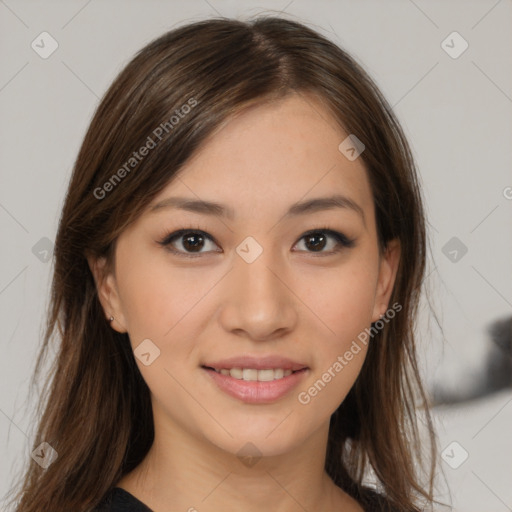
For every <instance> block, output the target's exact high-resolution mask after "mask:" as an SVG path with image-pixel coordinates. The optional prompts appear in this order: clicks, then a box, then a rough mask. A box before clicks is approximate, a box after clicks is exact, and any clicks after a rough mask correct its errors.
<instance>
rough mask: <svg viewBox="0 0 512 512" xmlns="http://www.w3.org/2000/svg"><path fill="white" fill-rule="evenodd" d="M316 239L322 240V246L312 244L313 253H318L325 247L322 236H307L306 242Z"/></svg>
mask: <svg viewBox="0 0 512 512" xmlns="http://www.w3.org/2000/svg"><path fill="white" fill-rule="evenodd" d="M316 238H322V239H323V242H324V243H323V244H322V243H320V245H319V244H318V243H313V250H314V251H319V250H321V249H323V248H324V247H325V236H323V235H321V234H320V235H318V234H314V235H309V237H308V241H311V240H314V239H316Z"/></svg>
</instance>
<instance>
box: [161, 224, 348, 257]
mask: <svg viewBox="0 0 512 512" xmlns="http://www.w3.org/2000/svg"><path fill="white" fill-rule="evenodd" d="M188 234H195V235H202V236H204V237H205V238H207V239H208V240H210V241H212V242H213V243H214V244H215V245H219V244H218V243H217V242H216V240H215V239H214V238H213V237H212V236H210V235H209V234H208V233H206V232H205V231H203V230H202V229H200V228H199V227H198V228H182V229H179V230H177V231H173V232H172V233H169V232H167V233H166V234H165V235H163V237H162V239H161V240H159V241H158V243H159V244H160V245H161V246H163V247H165V248H166V249H167V250H168V251H170V252H171V253H173V254H176V255H177V256H183V257H185V258H191V259H192V258H198V257H200V256H201V255H203V254H208V253H209V252H212V251H206V252H202V253H195V254H194V253H187V252H182V251H178V250H176V249H174V248H172V246H171V242H173V241H174V240H175V239H179V238H180V237H183V236H184V235H188ZM313 234H325V235H328V236H331V237H332V238H334V240H335V241H336V242H337V244H338V245H337V248H336V249H333V250H331V251H328V252H323V251H321V252H319V253H315V252H314V251H300V252H308V253H310V254H311V255H312V256H315V257H318V256H320V257H322V256H330V255H333V254H337V253H338V252H340V251H341V250H342V249H344V248H347V249H349V248H351V247H354V245H355V239H350V238H348V237H347V236H345V235H344V234H343V233H340V232H339V231H336V230H334V229H331V228H329V227H322V228H316V229H310V230H309V231H307V232H306V233H304V234H303V235H302V236H301V237H300V238H299V239H298V240H297V242H296V243H295V244H294V245H296V244H297V243H298V242H300V241H301V240H302V239H303V238H306V237H307V236H310V235H313ZM213 252H220V251H213Z"/></svg>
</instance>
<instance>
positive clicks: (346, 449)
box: [16, 16, 437, 512]
mask: <svg viewBox="0 0 512 512" xmlns="http://www.w3.org/2000/svg"><path fill="white" fill-rule="evenodd" d="M291 93H297V94H302V93H310V94H314V95H315V97H317V98H318V99H319V100H320V101H321V102H322V103H323V104H324V105H325V106H326V108H327V109H328V111H329V112H330V113H331V116H332V118H333V119H335V120H336V121H337V123H338V125H339V127H341V128H342V129H343V130H344V131H345V132H346V133H348V134H356V135H357V137H358V138H359V139H360V140H361V141H362V142H363V143H364V145H365V151H364V152H363V153H362V154H361V158H362V161H363V163H364V165H365V167H366V170H367V173H368V177H369V180H370V183H371V188H372V193H373V198H374V203H375V208H376V222H377V230H378V241H379V247H380V248H381V250H384V249H385V248H386V245H387V243H388V242H389V241H390V240H392V239H394V238H397V239H399V240H400V243H401V259H400V264H399V268H398V273H397V277H396V282H395V286H394V290H393V294H392V296H391V300H390V304H393V303H398V304H400V305H401V306H402V309H401V311H400V313H399V314H397V315H396V316H395V318H393V320H392V321H389V322H387V323H386V324H385V325H384V327H383V328H382V329H381V330H379V331H378V332H377V333H376V334H375V336H374V339H373V342H372V343H370V344H369V348H368V353H367V357H366V360H365V362H364V365H363V368H362V370H361V373H360V375H359V377H358V378H357V380H356V382H355V384H354V386H353V388H352V389H351V391H350V393H349V394H348V396H347V397H346V399H345V400H344V402H343V403H342V404H341V405H340V407H339V408H338V409H337V411H336V412H335V413H334V414H333V416H332V418H331V427H330V432H329V440H328V450H327V458H326V464H325V467H326V471H327V472H328V474H329V475H330V476H331V478H332V479H333V481H334V482H335V483H336V484H337V485H338V486H340V487H341V488H343V489H344V490H345V491H346V492H348V493H349V494H351V495H352V496H353V497H355V498H356V499H358V500H360V501H361V502H362V503H364V501H365V496H367V494H368V491H367V489H366V487H365V486H364V485H363V484H364V481H363V480H364V479H365V475H367V472H368V471H369V470H371V471H372V472H373V474H374V475H375V477H376V479H377V482H378V485H379V487H380V488H381V490H382V492H383V493H384V494H385V495H386V496H387V498H388V500H389V503H391V504H393V505H394V506H395V507H396V510H401V511H402V510H403V511H405V510H416V509H417V507H418V506H419V503H420V502H421V507H422V509H424V507H425V506H426V505H427V504H431V503H432V502H433V489H434V473H435V471H434V470H435V464H436V460H437V456H436V442H435V435H434V432H433V428H432V422H431V420H430V416H429V412H428V401H427V398H426V395H425V392H424V390H423V388H422V384H421V379H420V375H419V371H418V367H417V362H416V348H415V335H414V324H415V321H416V314H417V309H418V302H419V298H420V292H421V289H422V281H423V277H424V271H425V253H426V232H425V220H424V213H423V206H422V199H421V190H420V186H419V178H418V176H417V174H416V170H415V164H414V161H413V157H412V155H411V151H410V149H409V146H408V143H407V141H406V139H405V136H404V134H403V132H402V129H401V127H400V125H399V122H398V121H397V119H396V117H395V116H394V114H393V112H392V110H391V107H390V106H389V104H388V103H387V101H386V100H385V99H384V98H383V96H382V95H381V93H380V92H379V90H378V88H377V86H376V85H375V84H374V82H373V81H372V80H371V79H370V77H369V76H368V75H367V73H366V72H365V71H364V70H363V68H362V67H361V66H360V65H359V64H357V63H356V61H355V60H354V59H353V58H352V57H350V56H349V55H348V54H347V53H346V52H345V51H344V50H342V49H341V48H339V47H338V46H337V45H336V44H334V43H333V42H331V41H329V40H328V39H327V38H325V37H323V36H322V35H320V34H319V33H317V32H316V31H314V30H312V29H310V28H308V27H306V26H304V25H303V24H301V23H298V22H295V21H289V20H286V19H284V18H280V17H273V16H262V17H259V18H256V19H254V20H251V21H246V22H243V21H240V20H234V19H225V18H219V19H210V20H204V21H200V22H195V23H191V24H188V25H185V26H182V27H179V28H177V29H174V30H172V31H170V32H168V33H166V34H164V35H163V36H161V37H159V38H158V39H156V40H154V41H153V42H151V43H150V44H148V45H147V46H146V47H145V48H143V49H142V50H141V51H140V52H139V53H138V54H137V55H136V56H135V57H134V58H133V60H131V61H130V62H129V63H128V65H127V66H126V67H125V68H124V70H122V72H121V73H120V74H119V76H118V77H117V78H116V79H115V81H114V83H113V84H112V85H111V87H110V88H109V90H108V91H107V93H106V94H105V96H104V98H103V99H102V101H101V103H100V105H99V106H98V108H97V111H96V113H95V115H94V117H93V119H92V121H91V124H90V127H89V129H88V131H87V133H86V135H85V139H84V141H83V144H82V147H81V149H80V152H79V154H78V158H77V160H76V163H75V166H74V170H73V174H72V176H71V181H70V183H69V187H68V191H67V195H66V199H65V204H64V207H63V210H62V215H61V218H60V223H59V228H58V233H57V237H56V241H55V253H54V254H55V259H54V275H53V283H52V290H51V303H50V308H49V311H48V319H47V325H46V332H45V336H44V340H43V344H42V347H41V350H40V352H39V355H38V359H37V362H36V366H35V371H34V375H33V379H32V386H33V385H34V382H35V380H36V378H37V376H38V375H39V374H40V372H41V368H42V365H43V362H44V361H45V360H46V358H47V357H48V350H49V348H50V347H51V346H52V342H56V343H57V345H56V359H55V361H54V364H53V366H52V370H51V372H50V375H48V378H47V380H46V381H45V387H44V390H43V391H44V392H43V393H42V397H41V398H42V399H41V401H40V404H41V406H40V408H39V409H38V410H37V411H36V414H37V417H38V418H39V420H38V423H37V424H38V430H37V435H36V436H35V442H34V444H33V448H36V447H37V446H38V445H40V443H42V442H47V443H49V445H50V446H51V447H52V448H53V449H54V450H55V451H56V453H57V455H58V456H57V459H56V460H55V461H54V462H53V463H52V464H50V466H49V467H47V468H46V469H42V468H41V467H40V466H39V465H38V464H37V463H36V462H34V461H33V460H32V459H29V461H28V462H29V465H28V468H27V469H26V473H25V474H24V478H23V480H22V481H21V486H20V490H19V492H18V494H17V495H16V500H17V508H16V510H17V511H18V512H40V511H41V510H51V511H52V512H61V511H62V512H68V511H70V510H73V511H76V512H81V511H87V510H91V509H92V508H93V507H94V506H95V505H96V504H98V503H99V502H100V500H101V499H102V498H103V497H104V496H105V494H106V493H107V492H108V491H109V490H110V489H111V488H112V487H113V486H114V485H115V484H116V482H118V481H119V480H120V478H121V477H122V476H123V475H125V474H127V473H128V472H130V471H131V470H132V469H134V468H135V467H136V466H137V465H138V464H139V463H140V462H141V461H142V460H143V458H144V457H145V455H146V453H147V452H148V450H149V448H150V446H151V444H152V442H153V437H154V430H153V418H152V408H151V401H150V394H149V389H148V387H147V385H146V383H145V381H144V380H143V379H142V376H141V374H140V372H139V370H138V368H137V365H136V363H135V360H134V355H133V352H132V350H131V346H130V341H129V338H128V335H127V334H126V333H124V334H121V333H118V332H116V331H114V330H113V329H111V328H110V326H109V323H108V321H107V320H106V319H105V312H104V311H103V309H102V307H101V305H100V302H99V300H98V296H97V289H96V285H95V282H94V279H93V275H92V273H91V271H90V268H89V265H88V261H87V259H86V256H87V255H92V256H94V257H100V256H106V257H107V259H108V262H109V264H113V260H112V256H113V250H114V246H115V242H116V238H117V237H118V236H119V234H120V233H121V232H122V231H123V230H124V229H125V228H126V227H127V226H128V225H129V224H130V223H131V222H133V221H134V220H136V219H137V217H138V216H139V215H140V214H141V213H142V212H143V211H144V209H145V208H146V206H147V205H148V203H149V202H150V201H151V200H152V199H153V198H154V197H155V195H156V194H158V193H159V192H160V191H161V190H162V189H163V188H164V187H165V186H166V185H167V184H168V183H169V182H170V180H172V179H173V178H175V177H176V176H177V173H178V172H179V171H180V169H181V168H182V167H183V165H184V164H185V163H186V162H187V160H188V159H189V158H190V157H191V156H192V155H194V153H195V152H196V150H197V149H198V148H199V147H200V146H201V144H202V143H204V142H205V140H206V139H207V137H211V136H212V135H213V134H214V133H215V132H216V130H218V129H219V127H220V126H221V125H222V123H224V122H226V121H227V120H229V119H230V117H231V116H233V115H234V114H236V113H238V112H241V111H242V110H243V109H245V108H247V107H248V106H250V105H254V104H258V103H261V102H264V101H269V100H273V99H277V98H282V97H284V96H286V95H288V94H291ZM185 106H188V107H187V108H185ZM185 114H186V115H185ZM173 117H174V120H172V118H173ZM158 127H160V130H158ZM164 128H165V129H164ZM155 132H156V133H158V134H159V135H160V138H159V137H157V135H156V134H155ZM148 137H150V138H151V140H152V141H153V142H154V143H155V146H154V148H152V149H151V150H150V151H149V152H148V153H147V155H146V156H144V158H141V159H137V162H136V164H134V162H133V161H132V160H130V159H131V158H132V157H133V152H134V151H136V150H138V149H139V148H140V147H141V146H143V145H144V144H148ZM157 139H158V140H157ZM340 142H341V141H340ZM127 163H128V164H127ZM120 169H124V171H125V172H122V171H120ZM114 175H116V176H117V178H115V177H114ZM107 182H108V183H109V184H110V185H106V184H107ZM418 405H419V406H420V407H422V408H423V410H424V417H425V421H426V425H427V429H426V430H427V440H428V441H429V443H428V445H429V448H428V450H427V452H426V453H424V450H422V448H424V446H425V444H424V443H420V436H419V428H418V424H417V417H416V407H417V406H418Z"/></svg>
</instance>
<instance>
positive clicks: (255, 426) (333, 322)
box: [89, 94, 399, 512]
mask: <svg viewBox="0 0 512 512" xmlns="http://www.w3.org/2000/svg"><path fill="white" fill-rule="evenodd" d="M346 137H347V134H346V133H343V131H342V130H340V129H339V128H338V127H337V125H336V124H335V122H334V120H333V119H332V118H330V115H329V113H328V112H327V111H326V110H325V108H324V107H323V106H322V105H321V104H320V103H319V102H318V101H317V100H316V99H315V98H314V97H312V96H307V95H304V94H300V95H296V94H294V95H290V96H288V97H286V98H285V99H283V100H279V101H278V102H274V103H272V104H264V105H259V106H254V107H251V108H250V109H249V110H247V111H244V112H243V113H242V114H241V115H239V116H237V117H235V118H232V119H231V120H229V122H227V123H225V124H224V125H223V127H222V129H221V130H219V131H218V132H217V133H216V134H215V135H214V136H213V137H212V138H211V139H209V141H208V142H207V143H206V144H205V145H204V146H203V147H202V148H201V150H200V151H199V152H197V153H196V154H195V156H194V158H193V159H192V160H190V161H189V162H188V164H187V166H186V167H185V168H184V169H183V171H182V172H180V175H179V177H178V178H177V179H175V180H173V181H172V182H171V183H170V184H168V186H167V187H166V188H165V189H164V190H162V191H161V193H160V194H159V195H158V197H156V198H155V200H154V201H153V202H152V203H151V204H152V205H154V204H156V203H157V202H159V201H161V200H162V199H164V198H167V197H170V196H185V197H188V198H191V199H203V200H210V201H216V202H219V203H222V204H223V205H226V206H229V207H231V208H233V210H234V215H235V216H234V218H233V219H228V218H221V217H216V216H212V215H206V214H200V213H192V212H189V211H183V210H178V209H175V208H171V207H168V208H159V209H158V210H156V211H154V212H150V211H149V208H148V210H147V211H146V212H145V213H144V214H143V215H142V216H141V217H140V218H139V219H138V220H137V221H136V222H135V223H134V224H132V225H131V226H130V227H129V228H127V229H126V230H125V231H124V232H123V233H122V234H121V235H120V237H119V238H118V240H117V245H116V251H115V270H111V269H109V267H107V266H106V265H105V261H104V260H103V259H98V260H92V259H90V260H89V264H90V266H91V270H92V271H93V273H94V276H95V279H96V284H97V287H98V294H99V298H100V301H101V303H102V305H103V308H104V310H105V314H106V316H107V318H109V317H110V316H111V315H112V316H113V317H114V318H115V320H114V321H113V322H112V324H111V325H112V328H113V329H116V330H117V331H119V332H128V334H129V337H130V340H131V343H132V346H133V348H134V349H135V348H136V347H137V346H138V345H139V344H140V343H141V342H142V340H145V339H150V340H151V341H152V342H153V343H154V344H155V345H156V346H157V347H158V348H159V350H160V356H159V357H157V358H156V359H155V360H154V361H153V362H152V363H151V364H150V365H149V366H145V365H144V364H142V362H141V361H140V360H139V359H138V358H136V361H137V364H138V367H139V369H140V371H141V373H142V376H143V377H144V379H145V381H146V382H147V384H148V386H149V389H150V390H151V397H152V405H153V415H154V421H155V441H154V444H153V446H152V448H151V450H150V451H149V453H148V455H147V456H146V458H145V459H144V461H143V462H142V463H141V464H140V465H139V466H138V467H137V468H136V469H135V470H134V471H132V473H130V474H129V475H126V476H125V477H123V478H122V479H121V480H120V481H119V482H118V484H117V485H118V486H119V487H123V488H124V489H126V490H127V491H129V492H131V493H132V494H133V495H134V496H136V497H137V498H138V499H140V500H141V501H143V502H144V503H146V504H147V505H148V506H149V507H150V508H152V509H153V510H154V511H155V512H164V511H167V510H183V511H187V510H190V511H193V510H198V511H201V512H207V511H218V510H225V511H230V510H233V511H234V510H244V511H247V512H255V511H262V510H268V507H269V504H271V506H272V510H274V511H276V512H290V511H299V510H300V511H303V510H309V511H311V510H324V511H331V510H332V511H334V510H337V511H339V510H344V511H362V508H361V506H360V505H358V504H357V503H356V502H355V501H354V500H353V499H352V498H350V497H349V496H348V495H347V494H346V493H344V492H343V491H341V490H340V489H339V488H338V487H337V486H335V485H334V483H333V482H332V480H330V478H329V477H328V475H327V474H326V473H325V471H324V462H325V450H326V446H327V435H328V426H329V418H330V416H331V414H332V413H333V412H334V411H335V410H336V408H337V407H338V406H339V404H340V403H341V402H342V401H343V399H344V398H345V396H346V395H347V393H348V392H349V390H350V388H351V387H352V385H353V384H354V382H355V380H356V378H357V376H358V374H359V372H360V369H361V366H362V364H363V362H364V358H365V355H366V351H367V347H366V346H365V345H364V344H362V343H360V344H359V345H360V346H361V351H360V352H359V353H358V354H357V355H355V356H354V358H353V359H352V360H351V361H350V362H349V364H347V365H346V366H345V367H344V368H343V371H341V372H339V373H338V374H336V377H334V378H333V379H332V380H331V382H329V383H328V384H327V385H326V386H325V387H324V388H323V390H322V391H321V392H319V393H318V394H317V395H316V396H315V397H313V398H311V401H310V402H309V403H308V404H307V405H304V404H301V403H300V402H299V401H298V394H299V392H301V391H305V390H307V389H308V388H309V387H310V386H311V385H312V384H313V383H314V382H315V381H317V380H318V379H319V378H321V376H322V374H323V373H324V372H325V371H326V370H327V369H328V368H329V367H332V365H333V363H334V362H335V361H336V360H337V357H338V356H340V355H341V356H342V355H343V354H344V353H345V352H346V351H347V350H348V349H349V347H350V346H351V343H352V341H353V340H355V339H356V338H357V336H358V334H359V333H360V332H362V331H364V329H365V328H369V327H370V324H371V322H373V321H376V320H378V319H379V317H380V316H381V315H382V314H384V313H385V311H386V309H387V308H388V307H389V304H388V303H389V298H390V295H391V292H392V288H393V284H394V281H395V276H396V271H397V266H398V262H399V244H398V242H397V241H393V243H391V244H390V245H389V246H388V250H387V251H386V252H384V253H383V254H382V255H380V254H379V251H378V245H377V231H376V224H375V211H374V204H373V197H372V193H371V189H370V185H369V182H368V178H367V175H366V170H365V168H364V166H363V162H362V160H361V158H358V159H356V160H355V161H349V160H348V159H347V158H345V156H344V155H343V154H342V153H341V152H340V151H339V150H338V146H339V144H340V142H341V141H343V140H344V139H345V138H346ZM334 193H339V194H343V195H345V196H348V197H350V198H351V199H352V200H353V201H355V202H356V203H357V204H358V205H359V206H360V207H361V208H362V210H363V212H364V219H363V217H362V216H361V215H360V214H359V213H357V212H356V211H354V210H351V209H349V208H343V209H341V208H334V209H328V210H323V211H318V212H308V213H306V214H303V215H299V216H296V217H290V218H286V217H284V213H285V212H286V211H287V210H288V208H289V206H290V205H291V204H293V203H295V202H297V201H300V200H306V199H311V198H316V197H324V196H330V195H332V194H334ZM325 227H329V228H330V229H333V230H335V231H339V232H341V233H343V234H345V235H346V236H347V237H348V238H350V239H352V238H354V239H355V245H354V247H351V248H347V247H343V246H340V251H339V252H336V253H334V252H332V251H333V249H335V248H336V247H337V242H336V240H335V239H333V238H331V237H330V236H328V238H327V239H326V240H325V246H322V245H320V247H321V253H318V252H315V251H314V245H313V244H311V243H309V244H308V242H307V239H305V238H303V237H304V233H305V232H306V231H308V230H311V229H317V228H325ZM183 228H190V229H191V230H197V229H198V228H199V229H201V230H202V231H204V232H206V233H208V234H209V235H211V236H212V237H213V238H214V240H215V242H210V241H208V240H207V239H205V240H204V245H203V246H199V249H198V250H199V253H200V256H199V257H197V258H191V259H189V258H187V257H186V256H179V255H175V254H172V253H171V252H170V251H169V250H168V249H166V248H165V247H163V246H161V245H159V244H158V241H159V240H162V239H163V238H164V237H165V235H166V234H168V233H172V232H174V231H177V230H179V229H183ZM248 236H251V237H253V238H254V239H255V240H256V241H257V242H258V243H259V245H260V246H261V247H262V249H263V252H262V254H261V255H260V256H259V257H258V258H257V259H256V260H255V261H254V262H252V263H247V262H246V261H245V260H244V259H242V258H241V257H240V256H239V255H238V254H237V252H236V248H237V246H238V245H239V244H240V243H241V242H242V241H243V240H244V239H245V238H246V237H248ZM184 243H186V242H184V239H183V237H182V238H178V239H175V241H174V243H173V247H174V248H175V249H176V250H178V251H181V253H182V254H183V253H184V254H186V253H187V246H186V245H184ZM322 247H323V248H322ZM188 252H189V253H190V252H191V251H190V247H188ZM193 254H197V252H196V253H193ZM319 254H322V255H319ZM370 343H371V341H370ZM245 354H251V355H257V356H259V355H281V356H287V357H290V358H292V359H294V360H295V361H299V362H302V363H304V364H306V365H307V366H308V368H309V369H308V371H307V372H306V375H305V376H304V377H303V380H302V381H301V383H300V385H299V386H298V387H297V388H295V389H293V390H292V391H291V392H290V393H288V394H287V395H286V396H285V397H283V398H281V399H279V400H277V401H275V402H274V403H270V404H264V405H263V404H248V403H245V402H243V401H241V400H239V399H236V398H233V397H231V396H228V395H227V394H225V393H224V392H223V391H221V390H220V389H219V388H218V387H217V386H216V384H215V383H214V382H212V380H211V378H210V376H209V374H208V373H207V372H206V371H205V370H204V369H203V368H202V367H201V364H203V363H205V362H207V361H212V360H214V359H221V358H227V357H232V356H237V355H245ZM247 442H251V443H252V444H253V445H254V446H256V447H257V449H258V450H259V453H260V454H261V458H259V459H258V460H257V463H256V464H254V465H252V466H250V467H249V466H248V465H245V464H243V463H242V461H241V459H240V458H239V457H238V456H237V453H238V452H239V450H240V449H241V448H242V447H243V446H244V445H246V443H247Z"/></svg>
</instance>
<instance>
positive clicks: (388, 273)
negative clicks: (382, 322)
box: [372, 239, 400, 322]
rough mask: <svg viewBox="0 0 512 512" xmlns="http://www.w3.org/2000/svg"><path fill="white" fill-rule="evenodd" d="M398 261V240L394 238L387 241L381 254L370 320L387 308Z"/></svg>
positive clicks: (375, 319) (378, 316)
mask: <svg viewBox="0 0 512 512" xmlns="http://www.w3.org/2000/svg"><path fill="white" fill-rule="evenodd" d="M399 262H400V240H398V239H394V240H391V241H390V242H388V245H387V247H386V249H385V250H384V253H383V254H382V256H381V260H380V268H379V278H378V282H377V290H376V293H375V302H374V306H373V316H372V322H376V321H377V320H378V319H379V318H380V317H381V316H382V315H384V313H385V312H386V311H387V309H388V304H389V299H390V297H391V293H392V291H393V286H394V284H395V278H396V273H397V270H398V264H399Z"/></svg>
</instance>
